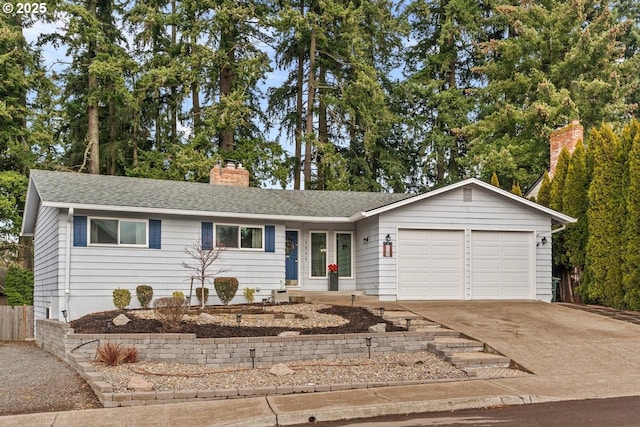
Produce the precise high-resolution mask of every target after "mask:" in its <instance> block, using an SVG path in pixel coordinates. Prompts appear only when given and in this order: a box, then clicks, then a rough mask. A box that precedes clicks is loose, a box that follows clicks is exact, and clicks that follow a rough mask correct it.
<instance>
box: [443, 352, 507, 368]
mask: <svg viewBox="0 0 640 427" xmlns="http://www.w3.org/2000/svg"><path fill="white" fill-rule="evenodd" d="M446 359H447V360H449V361H450V362H451V363H453V364H454V365H456V367H458V368H460V369H465V368H508V367H509V366H510V365H511V359H509V358H508V357H505V356H501V355H499V354H492V353H455V354H453V355H451V356H449V357H447V358H446Z"/></svg>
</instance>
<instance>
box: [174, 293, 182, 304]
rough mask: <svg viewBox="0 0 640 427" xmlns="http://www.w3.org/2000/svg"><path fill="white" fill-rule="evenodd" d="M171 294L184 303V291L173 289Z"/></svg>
mask: <svg viewBox="0 0 640 427" xmlns="http://www.w3.org/2000/svg"><path fill="white" fill-rule="evenodd" d="M172 296H173V297H174V298H178V299H181V300H182V303H183V304H184V293H183V292H182V291H173V294H172Z"/></svg>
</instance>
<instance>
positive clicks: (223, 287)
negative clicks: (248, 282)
mask: <svg viewBox="0 0 640 427" xmlns="http://www.w3.org/2000/svg"><path fill="white" fill-rule="evenodd" d="M213 286H214V287H215V289H216V294H217V295H218V298H220V301H222V304H224V305H227V304H229V302H230V301H231V300H232V299H233V297H234V296H236V292H238V279H236V278H235V277H216V278H215V279H213Z"/></svg>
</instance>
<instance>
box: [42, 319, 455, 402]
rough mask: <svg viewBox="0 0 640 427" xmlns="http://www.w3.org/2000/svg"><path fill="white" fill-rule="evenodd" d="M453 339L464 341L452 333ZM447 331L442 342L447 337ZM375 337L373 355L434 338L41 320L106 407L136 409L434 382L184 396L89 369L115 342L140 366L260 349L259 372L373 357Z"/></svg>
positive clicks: (225, 360)
mask: <svg viewBox="0 0 640 427" xmlns="http://www.w3.org/2000/svg"><path fill="white" fill-rule="evenodd" d="M449 332H451V334H452V335H455V336H457V335H459V334H458V333H456V332H455V331H449ZM446 334H447V333H446V332H445V333H444V334H443V332H442V331H440V332H439V333H438V335H439V336H442V335H446ZM368 337H371V352H372V353H375V354H381V353H382V354H385V353H393V352H412V351H426V350H427V346H428V344H429V342H431V341H433V339H434V337H435V333H429V332H387V333H371V334H344V335H337V334H336V335H300V336H291V337H255V338H196V337H195V335H194V334H95V335H94V334H75V333H74V332H73V329H71V327H70V326H69V325H68V324H66V323H63V322H59V321H57V320H38V321H37V327H36V343H37V344H38V345H39V346H40V347H42V348H44V349H45V350H47V351H49V352H51V353H53V354H55V355H56V356H58V357H60V358H61V359H63V360H65V361H66V362H68V363H69V364H70V365H71V366H73V367H74V368H76V370H77V371H78V373H79V374H80V375H81V376H82V377H83V378H84V379H85V380H86V381H87V383H88V384H89V385H90V387H91V388H92V389H93V391H94V392H95V394H96V396H97V397H98V399H99V400H100V402H101V403H102V404H103V405H104V406H105V407H116V406H136V405H149V404H160V403H177V402H186V401H198V400H212V399H233V398H242V397H254V396H265V395H271V394H291V393H312V392H319V391H334V390H349V389H358V388H373V387H386V386H392V385H406V384H421V383H424V382H433V381H411V382H398V383H357V384H351V383H348V384H346V383H345V384H317V385H304V386H295V387H292V386H287V387H261V388H233V389H216V390H183V391H152V392H133V391H132V392H125V393H117V392H114V391H113V387H112V386H111V384H109V383H106V382H105V381H104V379H103V377H102V375H101V374H98V373H97V372H95V371H94V369H93V365H92V364H91V363H90V361H92V360H93V359H94V358H95V355H96V349H97V347H98V345H99V344H100V343H104V342H113V343H118V344H121V345H122V346H125V347H134V348H136V349H137V350H138V352H139V358H140V360H151V361H160V362H173V363H192V364H201V365H206V366H209V367H212V368H219V367H232V366H233V367H250V366H252V360H251V357H250V352H249V350H250V349H255V366H256V367H260V366H271V365H273V364H275V363H287V362H293V361H302V360H311V359H331V358H340V357H357V356H362V355H366V354H368V351H369V348H368V347H367V340H366V338H368Z"/></svg>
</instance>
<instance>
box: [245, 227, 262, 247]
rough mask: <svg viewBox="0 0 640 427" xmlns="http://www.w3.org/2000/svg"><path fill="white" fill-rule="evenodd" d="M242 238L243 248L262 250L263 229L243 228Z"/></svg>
mask: <svg viewBox="0 0 640 427" xmlns="http://www.w3.org/2000/svg"><path fill="white" fill-rule="evenodd" d="M240 236H241V237H240V247H241V248H249V249H261V248H262V228H249V227H242V228H241V229H240Z"/></svg>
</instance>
